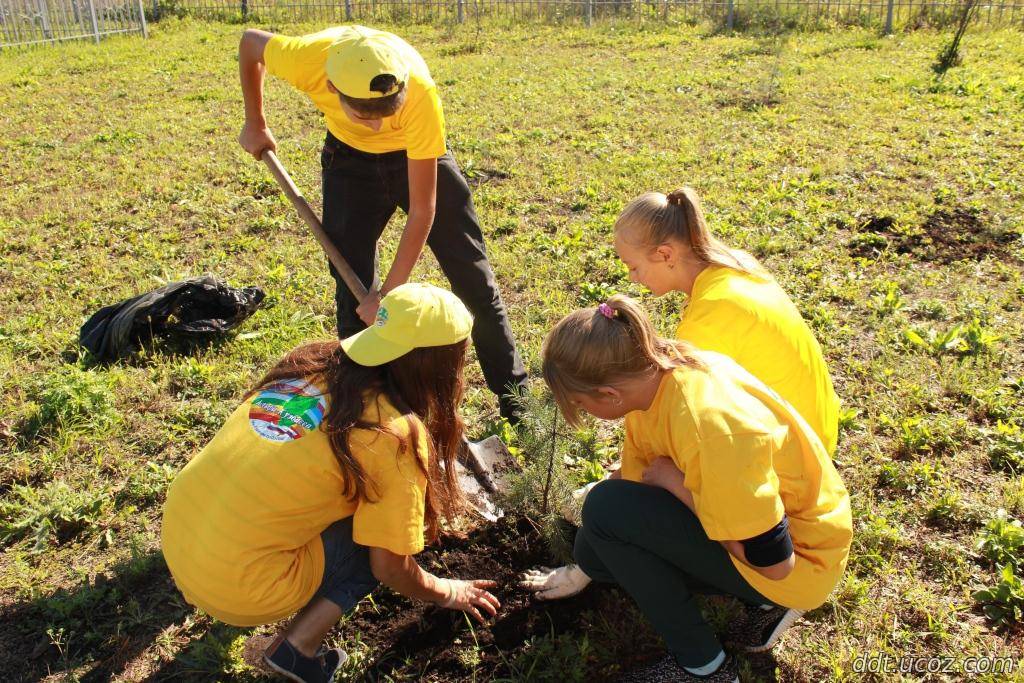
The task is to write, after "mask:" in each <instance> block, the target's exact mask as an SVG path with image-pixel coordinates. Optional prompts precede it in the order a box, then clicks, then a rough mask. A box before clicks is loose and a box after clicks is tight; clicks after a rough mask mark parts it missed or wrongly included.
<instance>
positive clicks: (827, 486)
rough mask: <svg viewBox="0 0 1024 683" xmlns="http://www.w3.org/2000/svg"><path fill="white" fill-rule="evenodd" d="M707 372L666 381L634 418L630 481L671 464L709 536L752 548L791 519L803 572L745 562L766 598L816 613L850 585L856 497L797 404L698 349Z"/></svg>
mask: <svg viewBox="0 0 1024 683" xmlns="http://www.w3.org/2000/svg"><path fill="white" fill-rule="evenodd" d="M696 355H697V357H698V358H700V359H701V360H702V361H704V362H705V363H706V364H707V366H708V367H707V369H706V370H705V369H694V368H687V367H684V368H679V369H677V370H674V371H673V372H672V373H670V374H668V375H666V376H665V378H664V379H663V380H662V382H661V385H660V386H659V388H658V392H657V394H656V396H655V398H654V401H653V403H652V404H651V407H650V408H649V409H648V410H645V411H633V412H631V413H629V414H628V415H627V416H626V424H625V427H626V435H625V444H624V447H623V451H622V476H623V478H624V479H629V480H631V481H640V480H641V478H642V474H643V471H644V469H645V468H646V467H647V466H648V465H649V464H650V463H651V462H652V461H653V460H654V459H655V458H657V457H659V456H667V457H669V458H671V459H672V461H673V462H674V463H675V465H676V467H678V468H679V470H680V471H681V472H682V473H683V475H684V476H685V477H686V487H687V489H689V490H690V492H691V493H693V500H694V506H695V508H696V514H697V518H698V519H699V520H700V523H701V526H702V527H703V528H704V531H705V533H707V535H708V538H711V539H713V540H716V541H742V540H746V539H748V538H753V537H754V536H757V535H759V534H762V533H764V532H765V531H768V530H769V529H771V528H772V527H773V526H775V525H776V524H778V523H779V521H780V520H781V519H782V516H783V515H784V514H785V515H786V516H787V517H788V519H789V529H790V535H791V536H792V539H793V547H794V552H795V553H796V566H795V567H794V569H793V571H792V572H791V573H790V574H789V576H787V577H786V578H785V579H783V580H781V581H772V580H771V579H767V578H765V577H764V576H762V575H761V574H759V573H757V572H756V571H754V570H753V569H751V568H750V567H748V566H746V565H745V564H743V563H741V562H740V561H739V560H737V559H736V558H732V559H733V564H734V565H736V568H737V569H738V570H739V572H740V574H742V575H743V578H744V579H746V581H747V582H748V583H749V584H750V585H751V586H753V587H754V588H755V589H756V590H757V591H758V592H759V593H761V594H762V595H764V596H765V597H766V598H768V599H769V600H772V601H774V602H776V603H778V604H780V605H785V606H787V607H794V608H797V609H813V608H815V607H818V606H819V605H821V604H822V603H823V602H824V601H825V599H826V598H827V597H828V594H829V593H830V592H831V591H832V589H833V588H835V586H836V584H837V583H838V582H839V579H840V578H841V577H842V574H843V571H844V569H845V567H846V561H847V558H848V556H849V552H850V542H851V539H852V536H853V531H852V529H853V522H852V518H851V514H850V498H849V495H848V494H847V491H846V487H845V486H844V485H843V482H842V480H841V479H840V477H839V473H838V472H836V469H835V466H834V465H833V464H832V459H831V458H830V457H829V455H828V453H827V452H826V451H825V448H824V446H823V445H822V443H821V440H820V439H819V438H818V436H817V435H816V434H815V433H814V430H812V429H811V428H810V426H809V425H808V424H807V422H806V421H805V420H804V419H803V418H802V417H801V416H800V415H799V414H798V413H797V412H796V411H795V410H793V408H792V407H791V406H790V405H789V403H788V402H786V401H784V400H782V399H781V398H779V396H778V395H777V394H776V393H775V392H774V391H772V390H771V389H769V388H768V387H767V386H765V385H764V384H763V383H762V382H761V381H760V380H758V379H757V378H755V377H754V376H753V375H751V374H750V373H749V372H747V371H746V370H744V369H743V368H741V367H740V366H739V365H737V364H736V363H735V361H733V360H732V359H730V358H728V357H726V356H724V355H722V354H719V353H713V352H706V351H698V352H697V353H696Z"/></svg>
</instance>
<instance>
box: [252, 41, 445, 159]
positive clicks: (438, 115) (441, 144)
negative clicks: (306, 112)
mask: <svg viewBox="0 0 1024 683" xmlns="http://www.w3.org/2000/svg"><path fill="white" fill-rule="evenodd" d="M357 31H358V32H357ZM367 33H378V34H380V35H382V36H384V37H385V38H386V39H387V42H388V43H390V44H391V45H392V46H393V47H394V48H395V49H396V50H397V51H398V52H399V53H400V54H401V55H403V57H404V58H405V59H406V63H407V64H408V65H409V81H408V83H406V89H407V93H406V98H405V103H404V104H403V105H402V107H401V108H400V109H399V110H398V111H397V112H396V113H395V114H394V115H393V116H388V117H387V118H385V119H383V121H382V122H381V127H380V130H379V131H375V130H372V129H370V128H369V127H367V126H365V125H363V124H361V123H356V122H354V121H352V120H351V119H349V117H348V115H346V114H345V110H344V109H342V108H341V102H340V101H339V100H338V95H336V94H335V93H332V92H331V91H330V90H328V89H327V73H326V72H325V71H324V64H325V63H326V61H327V49H328V48H329V47H330V46H331V45H333V44H334V43H336V42H338V41H343V40H355V39H356V38H358V37H360V36H362V35H366V34H367ZM263 61H264V63H265V64H266V66H267V71H269V72H270V73H271V74H273V75H275V76H278V77H279V78H283V79H284V80H286V81H288V82H289V83H291V84H292V85H293V86H295V88H297V89H298V90H301V91H302V92H304V93H306V95H307V96H308V97H309V99H310V100H312V101H313V104H314V105H316V108H317V109H319V110H320V111H321V112H322V113H323V115H324V120H325V121H326V123H327V129H328V130H329V131H331V134H332V135H334V137H336V138H338V139H339V140H341V141H342V142H344V143H345V144H346V145H349V146H351V147H354V148H356V149H358V150H361V151H363V152H370V153H372V154H383V153H385V152H395V151H398V150H405V151H406V154H407V155H408V157H409V158H410V159H436V158H438V157H441V156H444V153H445V139H444V136H445V129H444V112H443V110H442V108H441V98H440V96H439V95H438V93H437V86H436V85H435V83H434V80H433V79H432V78H431V76H430V70H429V69H428V68H427V64H426V62H424V61H423V57H421V56H420V54H419V53H418V52H417V51H416V50H415V49H414V48H413V47H412V46H411V45H409V44H408V43H407V42H405V41H404V40H402V39H401V38H399V37H398V36H396V35H394V34H392V33H387V32H385V31H374V30H373V29H368V28H365V27H361V26H358V27H357V26H335V27H332V28H328V29H325V30H323V31H320V32H318V33H311V34H308V35H303V36H286V35H281V34H278V35H275V36H273V37H272V38H271V39H270V40H269V41H268V42H267V46H266V48H264V51H263Z"/></svg>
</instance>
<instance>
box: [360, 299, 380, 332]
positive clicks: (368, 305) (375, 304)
mask: <svg viewBox="0 0 1024 683" xmlns="http://www.w3.org/2000/svg"><path fill="white" fill-rule="evenodd" d="M378 308H380V292H378V291H377V290H371V291H370V292H367V294H366V298H365V299H363V303H361V304H359V307H358V308H356V314H357V315H358V316H359V319H360V320H362V321H363V322H364V323H365V324H366V325H367V326H370V325H373V323H375V322H376V321H377V309H378Z"/></svg>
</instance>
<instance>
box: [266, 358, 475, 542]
mask: <svg viewBox="0 0 1024 683" xmlns="http://www.w3.org/2000/svg"><path fill="white" fill-rule="evenodd" d="M467 344H468V342H467V341H466V340H463V341H461V342H457V343H455V344H449V345H446V346H432V347H421V348H416V349H413V350H412V351H410V352H409V353H407V354H405V355H403V356H400V357H399V358H397V359H395V360H393V361H391V362H390V363H385V364H384V365H380V366H376V367H366V366H364V365H359V364H358V363H356V362H354V361H353V360H352V359H351V358H349V357H348V355H346V354H345V352H344V351H343V350H342V348H341V345H340V344H339V343H338V341H337V340H334V341H322V342H313V343H311V344H305V345H303V346H300V347H298V348H297V349H294V350H292V351H291V352H290V353H289V354H288V355H286V356H285V357H284V358H282V359H281V360H280V361H279V362H278V363H277V365H275V366H274V367H273V368H272V369H271V370H270V372H268V373H267V374H266V376H265V377H263V379H261V380H260V381H259V383H258V384H257V385H256V386H255V387H254V388H253V389H252V390H251V391H250V392H249V394H248V396H251V395H252V394H254V393H255V392H256V391H258V390H259V388H261V387H264V386H266V385H267V384H269V383H271V382H275V381H278V380H282V379H292V378H301V379H305V380H307V381H310V382H313V383H314V384H318V385H320V386H322V387H324V388H326V391H327V394H328V396H329V401H328V408H327V415H325V416H324V421H323V423H322V424H321V427H320V428H321V429H322V430H323V431H324V432H326V434H327V437H328V439H329V441H330V444H331V450H332V451H333V452H334V457H335V458H336V459H337V460H338V464H339V465H340V466H341V473H342V477H343V479H344V489H343V494H344V495H345V496H346V497H348V498H349V499H350V500H358V501H372V499H373V497H374V496H375V495H376V491H375V488H374V486H375V485H374V482H373V481H372V480H371V479H370V478H369V477H368V476H367V474H366V471H365V470H364V469H363V467H362V466H361V465H360V464H359V461H358V460H357V459H356V458H355V456H354V455H353V454H352V449H351V448H350V447H349V443H348V434H349V431H350V430H353V429H368V430H374V431H377V432H380V433H382V434H390V435H391V436H392V437H394V438H397V439H398V441H399V448H400V449H402V450H405V449H406V448H410V447H411V448H412V449H413V451H414V453H415V450H416V444H417V443H418V442H419V440H420V434H421V432H420V430H421V429H423V427H424V425H425V426H426V435H425V436H426V443H427V449H428V453H429V457H428V458H427V465H426V467H425V468H424V467H423V465H422V463H420V459H419V458H418V457H414V459H415V460H416V462H417V463H420V467H421V468H422V469H423V471H424V472H423V473H424V475H426V478H427V497H426V506H425V513H424V521H425V527H426V535H427V538H428V539H429V540H431V541H433V540H434V539H436V538H437V534H438V532H439V531H440V527H439V521H440V518H441V517H443V518H444V519H445V520H447V521H448V522H452V521H454V519H455V517H456V516H457V515H458V513H459V511H460V510H461V508H462V505H463V503H464V499H463V497H462V493H461V490H460V489H459V486H458V482H457V480H456V474H455V457H456V454H457V452H458V448H459V446H460V442H461V440H462V429H463V424H462V418H460V417H459V411H458V407H459V403H460V401H461V400H462V393H463V390H464V388H465V383H464V379H463V367H464V366H465V362H466V347H467ZM381 396H384V397H385V398H387V400H388V401H389V402H390V403H391V405H392V406H394V407H395V409H396V410H398V411H399V412H400V413H401V414H402V415H403V416H404V417H405V418H406V420H407V421H408V423H409V427H410V429H409V432H410V438H409V439H408V440H407V439H403V438H402V437H401V436H400V435H399V434H395V433H394V432H392V431H389V430H388V429H386V428H385V427H383V426H381V425H379V424H375V423H371V422H367V421H364V420H363V419H362V415H363V411H364V410H365V408H366V403H365V402H366V401H367V400H380V397H381ZM409 441H411V442H412V443H411V444H410V443H409ZM442 464H443V466H442Z"/></svg>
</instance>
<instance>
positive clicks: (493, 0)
mask: <svg viewBox="0 0 1024 683" xmlns="http://www.w3.org/2000/svg"><path fill="white" fill-rule="evenodd" d="M152 1H153V2H154V3H159V5H156V4H154V7H155V8H158V9H159V10H161V11H171V12H175V13H178V14H191V15H194V16H200V17H206V18H212V19H223V20H229V21H286V20H290V21H321V22H343V21H360V22H367V23H369V22H374V21H383V22H391V23H408V22H413V23H437V22H445V23H463V22H465V21H471V20H474V19H478V18H481V19H482V18H502V19H509V20H513V21H520V20H529V19H533V20H537V19H539V20H545V21H581V22H583V23H586V24H588V25H589V24H591V23H592V22H593V21H594V20H596V19H605V18H609V19H615V18H619V19H649V20H659V21H682V22H694V23H697V22H703V21H710V22H714V23H718V24H721V25H722V26H724V27H727V28H745V27H747V26H750V25H764V24H769V25H775V26H778V25H782V26H789V27H794V28H795V27H809V26H825V25H859V26H869V27H878V28H880V29H883V30H885V31H886V32H891V31H893V30H894V29H897V28H908V29H912V28H923V27H944V26H948V25H950V24H953V23H955V21H956V19H957V17H958V15H959V13H960V9H961V7H962V5H961V2H960V1H959V0H152ZM974 23H976V24H980V25H988V26H1021V25H1024V0H982V1H981V2H980V3H979V5H978V8H977V10H976V14H975V16H974Z"/></svg>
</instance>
